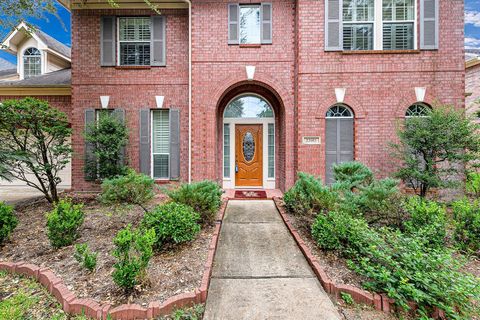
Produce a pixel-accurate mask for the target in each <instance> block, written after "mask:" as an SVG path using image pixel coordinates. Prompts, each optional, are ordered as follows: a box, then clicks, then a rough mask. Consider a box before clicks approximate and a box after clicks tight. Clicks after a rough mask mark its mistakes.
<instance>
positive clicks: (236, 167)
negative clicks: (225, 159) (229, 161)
mask: <svg viewBox="0 0 480 320" xmlns="http://www.w3.org/2000/svg"><path fill="white" fill-rule="evenodd" d="M235 173H238V163H236V162H235Z"/></svg>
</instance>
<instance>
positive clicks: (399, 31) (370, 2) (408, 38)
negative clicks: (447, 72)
mask: <svg viewBox="0 0 480 320" xmlns="http://www.w3.org/2000/svg"><path fill="white" fill-rule="evenodd" d="M324 1H325V33H324V35H325V50H326V51H361V50H415V49H417V39H416V38H417V37H416V35H417V29H419V30H420V32H419V34H420V41H419V43H420V49H424V50H436V49H438V42H439V40H438V39H439V36H438V30H439V27H438V21H439V19H438V16H439V0H343V1H338V0H324ZM417 3H418V4H419V6H418V7H417ZM418 13H420V14H419V15H418V16H419V17H420V19H419V20H418V21H417V14H418Z"/></svg>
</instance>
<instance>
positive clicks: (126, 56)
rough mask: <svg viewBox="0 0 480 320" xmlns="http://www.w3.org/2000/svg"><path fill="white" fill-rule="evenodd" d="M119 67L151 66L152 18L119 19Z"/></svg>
mask: <svg viewBox="0 0 480 320" xmlns="http://www.w3.org/2000/svg"><path fill="white" fill-rule="evenodd" d="M118 43H119V45H118V50H119V53H118V55H119V65H121V66H149V65H150V45H151V19H150V17H121V18H118Z"/></svg>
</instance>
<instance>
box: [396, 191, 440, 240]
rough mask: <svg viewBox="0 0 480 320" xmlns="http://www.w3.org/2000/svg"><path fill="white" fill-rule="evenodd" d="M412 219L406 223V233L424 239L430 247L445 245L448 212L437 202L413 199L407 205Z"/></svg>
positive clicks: (418, 198)
mask: <svg viewBox="0 0 480 320" xmlns="http://www.w3.org/2000/svg"><path fill="white" fill-rule="evenodd" d="M405 208H406V210H407V212H408V213H409V214H410V219H408V220H407V221H406V222H405V231H406V232H407V233H409V234H415V235H416V236H417V237H420V238H423V239H424V240H425V243H427V244H429V245H430V246H436V247H442V246H444V245H445V237H446V236H447V231H446V211H445V208H444V207H443V206H441V205H440V204H438V203H437V202H435V201H428V200H424V199H422V198H420V197H411V198H410V199H409V200H408V201H407V202H406V205H405Z"/></svg>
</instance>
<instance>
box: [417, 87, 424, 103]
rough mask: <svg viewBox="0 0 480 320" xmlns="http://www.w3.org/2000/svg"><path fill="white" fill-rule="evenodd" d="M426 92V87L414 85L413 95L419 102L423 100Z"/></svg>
mask: <svg viewBox="0 0 480 320" xmlns="http://www.w3.org/2000/svg"><path fill="white" fill-rule="evenodd" d="M426 92H427V88H424V87H416V88H415V96H416V97H417V101H419V102H423V101H425V94H426Z"/></svg>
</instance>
